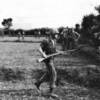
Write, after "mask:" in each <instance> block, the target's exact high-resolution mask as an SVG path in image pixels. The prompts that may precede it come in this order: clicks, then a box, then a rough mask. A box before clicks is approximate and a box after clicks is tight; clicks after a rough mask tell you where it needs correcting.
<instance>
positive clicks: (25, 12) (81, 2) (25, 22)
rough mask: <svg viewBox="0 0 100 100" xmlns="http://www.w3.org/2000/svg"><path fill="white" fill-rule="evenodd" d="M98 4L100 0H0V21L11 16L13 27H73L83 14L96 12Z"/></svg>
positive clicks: (79, 21)
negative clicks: (0, 0)
mask: <svg viewBox="0 0 100 100" xmlns="http://www.w3.org/2000/svg"><path fill="white" fill-rule="evenodd" d="M98 5H100V0H2V2H1V3H0V22H2V20H3V19H4V18H9V17H10V18H13V26H12V28H14V29H18V28H22V29H32V28H41V27H52V28H58V27H60V26H64V27H66V26H69V27H74V25H75V24H76V23H79V24H80V23H81V21H82V18H83V16H85V15H88V14H90V13H93V14H97V12H96V10H95V9H94V7H95V6H98ZM0 27H3V26H2V25H1V24H0Z"/></svg>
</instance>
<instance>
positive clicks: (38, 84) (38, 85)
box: [35, 72, 48, 90]
mask: <svg viewBox="0 0 100 100" xmlns="http://www.w3.org/2000/svg"><path fill="white" fill-rule="evenodd" d="M47 79H48V72H46V73H44V74H43V76H42V77H41V78H40V79H39V80H37V81H36V82H35V85H36V87H37V89H39V90H40V85H41V84H42V83H43V82H45V81H47Z"/></svg>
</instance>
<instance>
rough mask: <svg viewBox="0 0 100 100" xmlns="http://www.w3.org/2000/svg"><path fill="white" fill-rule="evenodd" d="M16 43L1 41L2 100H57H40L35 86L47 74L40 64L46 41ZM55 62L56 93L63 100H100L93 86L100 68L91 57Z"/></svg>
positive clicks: (46, 85) (68, 57)
mask: <svg viewBox="0 0 100 100" xmlns="http://www.w3.org/2000/svg"><path fill="white" fill-rule="evenodd" d="M16 39H17V38H16V37H13V38H12V37H6V38H4V39H2V38H1V39H0V41H1V42H0V100H56V99H53V98H51V99H49V98H46V97H39V94H38V92H37V89H36V87H35V86H34V82H35V80H36V79H37V78H39V77H40V76H41V75H42V74H43V73H44V72H45V65H44V64H43V63H37V62H36V60H37V59H38V58H40V57H41V55H40V53H39V52H38V51H37V49H38V48H39V44H40V43H39V41H41V40H42V39H43V38H33V37H30V38H29V37H28V38H25V41H26V42H18V41H17V42H16ZM30 40H31V42H30ZM2 41H4V42H2ZM5 41H6V42H5ZM54 61H55V67H56V69H57V72H58V80H57V88H55V90H54V93H56V94H57V95H59V97H60V98H61V99H62V100H100V91H99V88H98V87H99V84H97V86H98V87H94V84H90V83H93V82H94V83H97V82H98V81H94V80H92V79H90V78H91V77H92V78H93V79H94V75H95V76H99V75H100V72H99V70H97V67H98V66H99V65H96V64H93V62H91V61H90V60H89V58H88V57H85V58H84V57H83V56H76V55H73V56H62V55H60V56H57V57H56V58H55V59H54ZM90 68H92V70H91V69H90ZM87 71H88V72H87ZM96 71H98V72H96ZM97 73H99V74H97ZM95 79H96V80H99V79H98V78H97V77H96V78H95ZM88 80H89V81H88ZM41 90H42V91H44V92H46V91H47V90H48V84H46V83H44V84H42V86H41Z"/></svg>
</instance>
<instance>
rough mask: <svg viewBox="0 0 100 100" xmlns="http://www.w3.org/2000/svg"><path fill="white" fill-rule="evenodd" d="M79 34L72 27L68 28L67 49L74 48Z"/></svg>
mask: <svg viewBox="0 0 100 100" xmlns="http://www.w3.org/2000/svg"><path fill="white" fill-rule="evenodd" d="M79 38H80V34H79V33H77V32H75V31H74V30H73V29H71V28H70V29H68V33H67V41H68V43H67V49H74V48H75V47H76V45H77V42H78V39H79Z"/></svg>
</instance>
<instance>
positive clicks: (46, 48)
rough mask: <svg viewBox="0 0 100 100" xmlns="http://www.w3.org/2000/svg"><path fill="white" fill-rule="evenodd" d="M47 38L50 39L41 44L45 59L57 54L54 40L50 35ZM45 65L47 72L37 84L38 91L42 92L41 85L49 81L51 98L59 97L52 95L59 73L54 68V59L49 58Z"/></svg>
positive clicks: (41, 51)
mask: <svg viewBox="0 0 100 100" xmlns="http://www.w3.org/2000/svg"><path fill="white" fill-rule="evenodd" d="M47 38H48V39H47V40H43V41H42V43H41V44H40V49H39V51H40V53H41V54H42V56H43V57H44V58H46V57H47V55H50V54H53V53H56V49H55V44H54V40H53V39H52V36H51V35H50V36H49V37H47ZM44 63H45V65H46V70H47V72H46V73H45V74H44V75H43V76H42V77H41V78H40V79H39V80H38V81H37V82H35V86H36V87H37V89H39V90H40V88H39V87H40V85H41V84H42V83H43V82H45V81H47V80H48V79H49V93H50V96H57V95H55V94H53V93H52V92H53V89H54V88H55V82H56V79H57V72H56V69H55V67H54V59H53V57H50V58H47V59H46V60H44Z"/></svg>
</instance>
